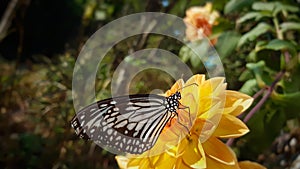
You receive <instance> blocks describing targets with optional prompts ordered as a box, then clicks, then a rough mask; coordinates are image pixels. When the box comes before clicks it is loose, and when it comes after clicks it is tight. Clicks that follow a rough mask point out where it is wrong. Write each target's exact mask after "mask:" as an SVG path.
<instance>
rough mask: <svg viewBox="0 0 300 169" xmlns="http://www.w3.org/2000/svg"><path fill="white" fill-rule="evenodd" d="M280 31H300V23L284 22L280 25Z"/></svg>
mask: <svg viewBox="0 0 300 169" xmlns="http://www.w3.org/2000/svg"><path fill="white" fill-rule="evenodd" d="M280 29H281V31H282V32H286V31H288V30H300V23H298V22H284V23H282V24H280Z"/></svg>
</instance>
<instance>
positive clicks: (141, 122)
mask: <svg viewBox="0 0 300 169" xmlns="http://www.w3.org/2000/svg"><path fill="white" fill-rule="evenodd" d="M180 99H181V93H180V92H179V91H177V92H176V93H174V94H172V95H170V96H168V97H164V96H161V95H156V94H134V95H127V96H119V97H114V98H109V99H105V100H101V101H97V102H95V103H92V104H91V105H89V106H87V107H84V108H83V109H81V110H80V111H79V112H78V113H77V114H76V115H75V116H74V118H73V119H72V120H71V126H72V127H73V128H74V130H75V132H76V134H77V135H78V136H79V137H80V138H83V139H85V140H89V139H91V140H93V141H94V142H95V143H96V144H98V145H100V146H101V147H103V148H105V149H106V150H109V151H111V152H113V153H116V154H117V153H130V154H141V153H143V152H145V151H147V150H149V149H151V148H152V147H153V146H154V144H155V143H156V141H157V139H158V137H159V135H160V133H161V132H162V130H163V129H164V127H165V126H166V125H167V123H168V122H171V120H172V119H173V118H174V117H175V116H178V113H177V112H176V111H177V110H178V109H186V108H188V107H186V106H183V105H182V104H181V103H180V102H179V100H180ZM188 109H189V108H188ZM185 127H186V126H185Z"/></svg>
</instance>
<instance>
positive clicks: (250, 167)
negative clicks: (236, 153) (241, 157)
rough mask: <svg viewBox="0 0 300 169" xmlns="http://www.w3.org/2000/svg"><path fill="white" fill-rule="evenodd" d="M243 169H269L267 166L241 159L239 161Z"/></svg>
mask: <svg viewBox="0 0 300 169" xmlns="http://www.w3.org/2000/svg"><path fill="white" fill-rule="evenodd" d="M239 166H240V168H241V169H267V168H266V167H264V166H262V165H260V164H258V163H256V162H251V161H241V162H239Z"/></svg>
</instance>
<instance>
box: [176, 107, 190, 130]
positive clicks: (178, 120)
mask: <svg viewBox="0 0 300 169" xmlns="http://www.w3.org/2000/svg"><path fill="white" fill-rule="evenodd" d="M174 113H175V114H176V116H177V122H178V124H180V125H181V126H183V127H184V128H185V129H186V131H187V133H190V130H189V128H188V127H187V126H186V125H184V124H182V123H181V122H180V119H179V116H178V113H177V112H174Z"/></svg>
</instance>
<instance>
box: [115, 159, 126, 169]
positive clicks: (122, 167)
mask: <svg viewBox="0 0 300 169" xmlns="http://www.w3.org/2000/svg"><path fill="white" fill-rule="evenodd" d="M115 159H116V161H117V163H118V165H119V167H120V169H126V168H127V163H128V161H129V159H128V158H126V157H125V156H116V157H115Z"/></svg>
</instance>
